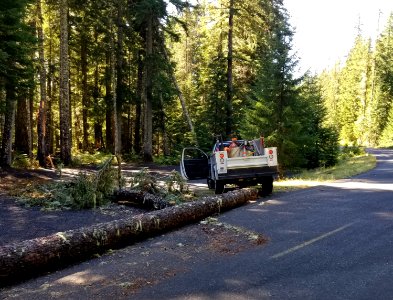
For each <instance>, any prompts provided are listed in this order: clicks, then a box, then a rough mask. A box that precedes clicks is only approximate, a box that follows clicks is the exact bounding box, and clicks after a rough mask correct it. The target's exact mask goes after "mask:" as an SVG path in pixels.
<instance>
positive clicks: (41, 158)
mask: <svg viewBox="0 0 393 300" xmlns="http://www.w3.org/2000/svg"><path fill="white" fill-rule="evenodd" d="M42 24H43V19H42V9H41V0H37V22H36V28H37V36H38V56H39V74H40V106H39V110H38V122H37V135H38V141H37V146H38V147H37V159H38V162H39V164H40V166H41V167H46V157H47V155H48V153H47V149H46V117H47V115H46V113H47V112H46V111H47V107H46V106H47V101H46V67H45V53H44V32H43V29H42Z"/></svg>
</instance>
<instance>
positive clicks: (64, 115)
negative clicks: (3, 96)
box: [60, 0, 71, 166]
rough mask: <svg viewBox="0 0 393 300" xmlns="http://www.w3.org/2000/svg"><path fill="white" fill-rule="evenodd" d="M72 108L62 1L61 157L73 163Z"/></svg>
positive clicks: (65, 8)
mask: <svg viewBox="0 0 393 300" xmlns="http://www.w3.org/2000/svg"><path fill="white" fill-rule="evenodd" d="M70 123H71V108H70V87H69V61H68V0H61V1H60V156H61V160H62V161H63V163H64V165H66V166H67V165H69V164H70V163H71V126H70V125H71V124H70Z"/></svg>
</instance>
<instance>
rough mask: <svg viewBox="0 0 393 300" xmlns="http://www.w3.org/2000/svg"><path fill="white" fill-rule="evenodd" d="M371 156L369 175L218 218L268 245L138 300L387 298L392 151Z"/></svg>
mask: <svg viewBox="0 0 393 300" xmlns="http://www.w3.org/2000/svg"><path fill="white" fill-rule="evenodd" d="M372 152H373V153H374V154H375V155H376V156H377V158H378V165H377V168H376V169H374V170H373V171H371V172H368V173H366V174H363V175H361V176H358V177H356V178H353V179H350V180H342V181H341V182H339V183H337V184H335V185H333V186H324V187H321V186H319V187H316V188H312V189H307V190H301V191H297V192H293V193H288V194H283V195H280V196H279V197H273V198H272V199H271V200H269V201H267V202H266V203H265V204H264V205H260V203H259V204H255V205H248V206H245V207H242V208H239V209H236V210H233V211H231V212H228V213H225V214H223V215H222V216H221V217H220V220H221V221H222V222H226V223H230V224H232V225H238V226H242V227H245V228H249V229H252V230H255V231H257V232H261V233H263V234H265V235H266V236H267V237H268V238H269V240H270V242H269V243H268V244H267V245H266V246H265V247H264V248H262V249H261V248H258V249H253V250H250V251H245V252H242V253H240V254H239V255H237V256H236V257H232V258H229V259H228V258H226V259H223V260H218V261H216V262H213V263H208V264H200V265H198V266H196V267H195V268H194V269H193V270H192V271H191V272H187V273H186V274H184V275H182V276H181V277H176V278H175V279H173V280H171V281H169V282H168V281H166V282H163V283H162V284H160V285H155V286H154V287H152V288H149V289H145V290H144V291H143V292H142V293H141V294H140V295H139V296H140V297H139V299H149V298H150V299H152V298H155V297H157V296H158V295H159V296H160V298H161V299H212V298H214V299H263V298H275V299H393V151H387V150H385V151H384V150H373V151H372Z"/></svg>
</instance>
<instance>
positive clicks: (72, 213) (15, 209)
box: [0, 170, 146, 246]
mask: <svg viewBox="0 0 393 300" xmlns="http://www.w3.org/2000/svg"><path fill="white" fill-rule="evenodd" d="M65 176H67V175H65ZM68 176H70V175H68ZM58 179H59V176H58V174H56V173H55V172H54V171H53V170H33V171H19V170H9V171H7V172H5V171H1V172H0V246H2V245H5V244H7V243H12V242H18V241H22V240H27V239H32V238H36V237H42V236H46V235H50V234H53V233H56V232H59V231H65V230H70V229H76V228H80V227H84V226H89V225H92V224H96V223H102V222H108V221H112V220H115V219H121V218H124V217H129V216H132V215H138V214H141V213H144V212H146V211H145V210H143V209H140V208H133V207H126V206H122V205H117V204H111V205H109V206H108V207H105V208H97V209H88V210H80V211H76V210H64V211H42V210H41V209H40V207H26V206H24V205H23V204H21V203H20V202H19V201H18V199H17V198H15V197H13V196H12V195H14V194H16V193H17V192H18V191H20V190H21V189H26V188H27V187H29V186H33V185H39V184H44V183H48V182H49V181H54V180H58Z"/></svg>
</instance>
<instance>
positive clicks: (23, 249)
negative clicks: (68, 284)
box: [0, 189, 258, 285]
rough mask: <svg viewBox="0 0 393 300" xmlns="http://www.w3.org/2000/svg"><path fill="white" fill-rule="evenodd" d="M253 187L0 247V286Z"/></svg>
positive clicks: (168, 225)
mask: <svg viewBox="0 0 393 300" xmlns="http://www.w3.org/2000/svg"><path fill="white" fill-rule="evenodd" d="M257 194H258V192H257V190H254V189H242V190H237V191H233V192H229V193H227V194H223V195H222V196H212V197H205V198H202V199H200V200H199V201H195V202H190V203H184V204H182V205H178V206H173V207H168V208H165V209H162V210H158V211H154V212H151V213H146V214H143V215H140V216H137V217H133V218H126V219H121V220H115V221H112V222H107V223H101V224H97V225H93V226H90V227H84V228H80V229H77V230H69V231H65V232H58V233H56V234H53V235H50V236H47V237H42V238H36V239H32V240H27V241H23V242H19V243H13V244H8V245H5V246H3V247H0V285H6V284H10V283H14V282H17V281H20V280H23V279H26V278H28V277H32V276H35V275H38V273H43V272H46V271H51V270H55V269H56V268H59V267H64V266H65V265H67V264H70V263H75V262H78V261H81V260H84V259H89V258H91V257H93V255H94V254H97V253H104V252H105V251H107V250H108V249H115V248H119V247H122V246H125V245H130V244H133V243H135V242H137V241H140V240H142V239H145V238H147V237H150V236H154V235H157V234H161V233H163V232H167V231H169V230H173V229H175V228H179V227H181V226H184V225H186V224H190V223H195V222H198V221H200V220H202V219H204V218H206V217H208V216H211V215H213V214H217V213H220V212H222V211H225V210H229V209H232V208H235V207H238V206H240V205H243V204H245V203H246V202H247V201H249V200H255V199H257Z"/></svg>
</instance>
